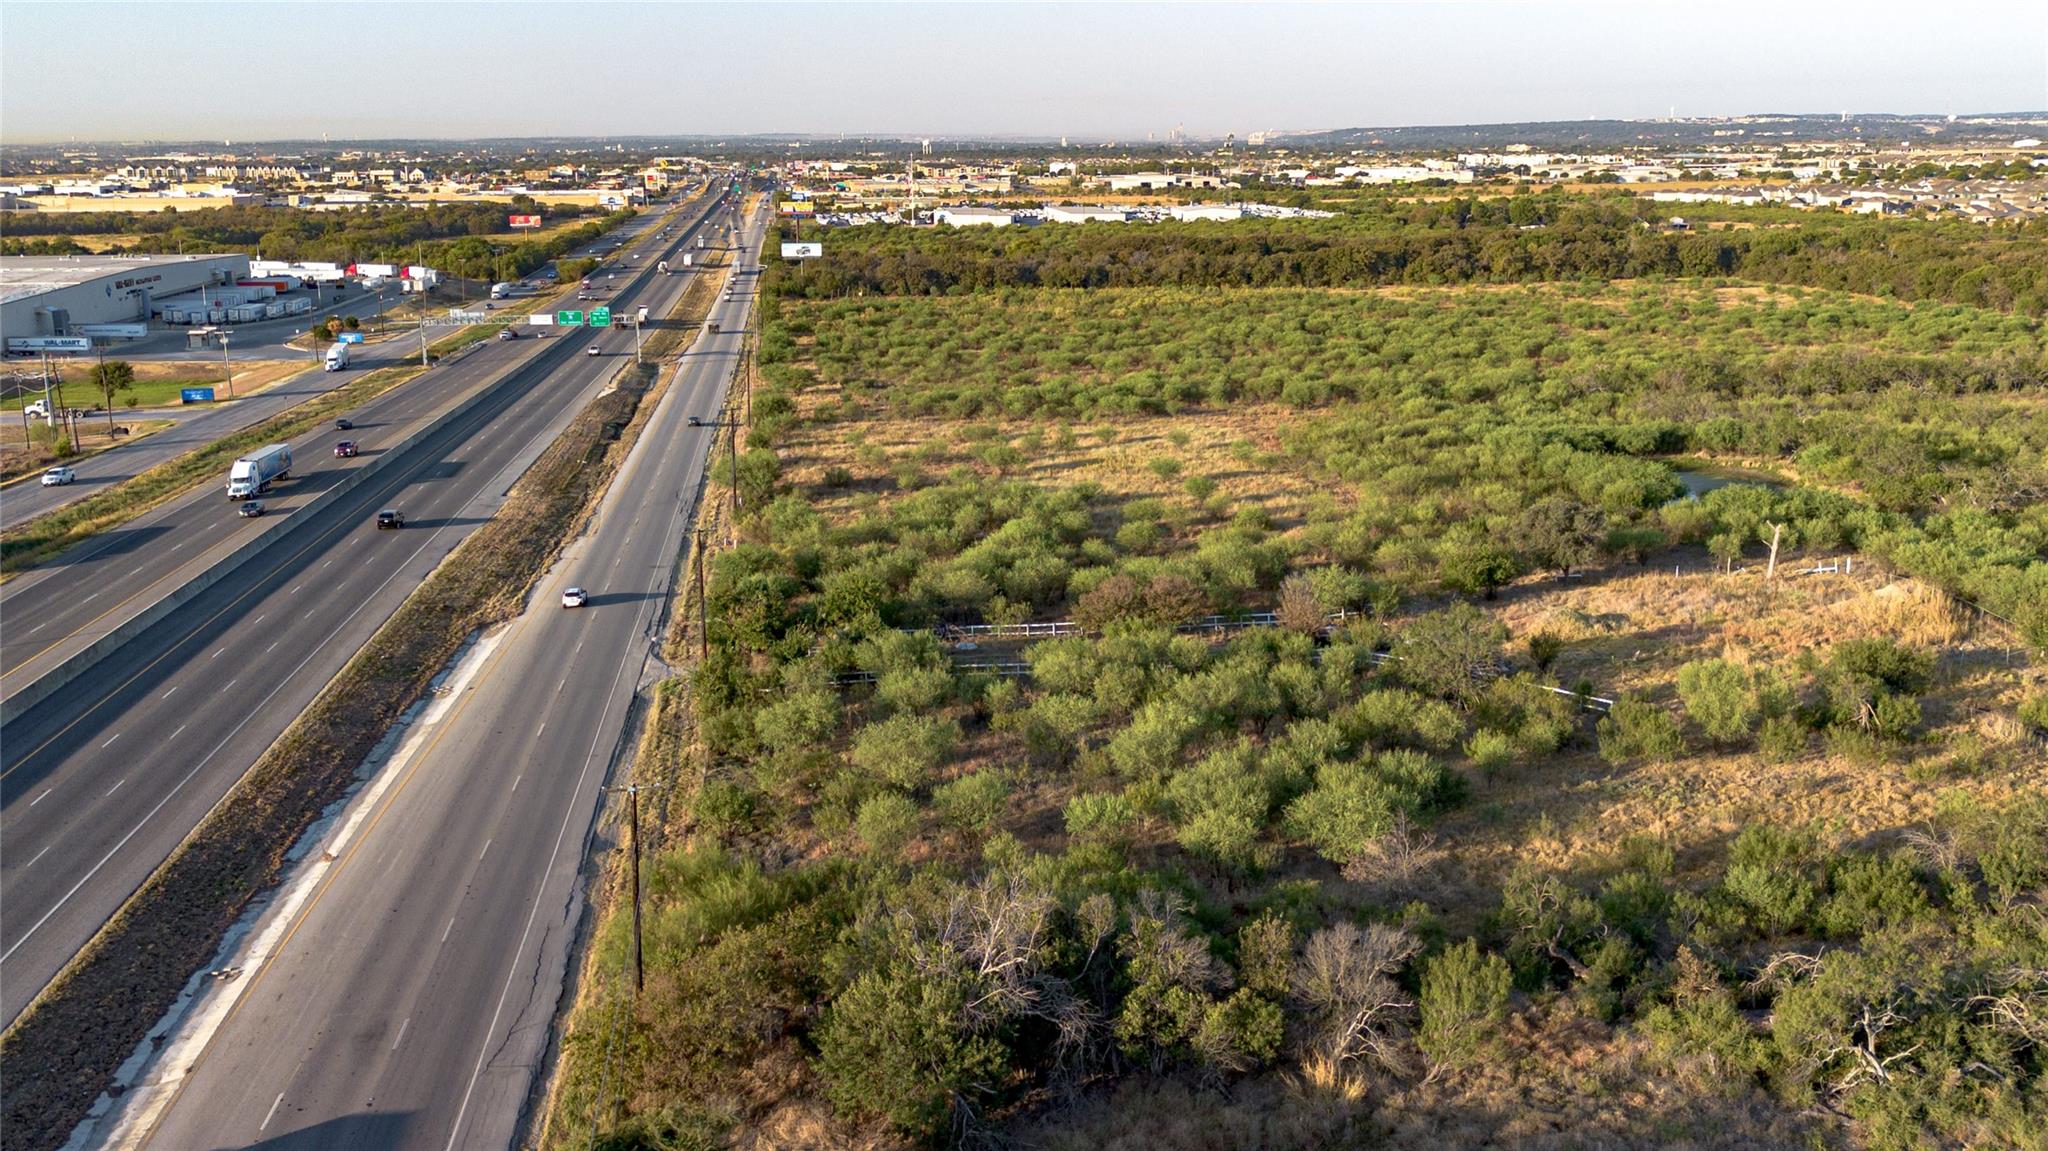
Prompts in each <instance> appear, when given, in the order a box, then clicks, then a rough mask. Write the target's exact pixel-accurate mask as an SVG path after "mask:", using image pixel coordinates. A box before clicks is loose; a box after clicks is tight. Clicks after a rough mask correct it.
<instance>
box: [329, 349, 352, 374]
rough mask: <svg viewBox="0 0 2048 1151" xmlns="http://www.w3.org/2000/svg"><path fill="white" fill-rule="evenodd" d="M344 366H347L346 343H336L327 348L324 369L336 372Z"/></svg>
mask: <svg viewBox="0 0 2048 1151" xmlns="http://www.w3.org/2000/svg"><path fill="white" fill-rule="evenodd" d="M345 367H348V345H347V344H343V343H336V344H335V345H334V346H333V347H331V348H328V349H327V363H326V369H327V370H328V371H330V372H338V371H340V370H342V369H343V368H345Z"/></svg>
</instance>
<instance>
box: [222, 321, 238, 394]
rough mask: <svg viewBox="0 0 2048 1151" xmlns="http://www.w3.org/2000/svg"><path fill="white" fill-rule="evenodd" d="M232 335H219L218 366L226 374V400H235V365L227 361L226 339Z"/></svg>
mask: <svg viewBox="0 0 2048 1151" xmlns="http://www.w3.org/2000/svg"><path fill="white" fill-rule="evenodd" d="M232 335H234V333H233V332H222V333H221V334H220V366H221V370H222V371H224V372H226V373H227V374H228V398H229V399H231V400H232V399H234V398H235V365H234V363H233V362H232V361H230V360H229V359H228V337H229V336H232Z"/></svg>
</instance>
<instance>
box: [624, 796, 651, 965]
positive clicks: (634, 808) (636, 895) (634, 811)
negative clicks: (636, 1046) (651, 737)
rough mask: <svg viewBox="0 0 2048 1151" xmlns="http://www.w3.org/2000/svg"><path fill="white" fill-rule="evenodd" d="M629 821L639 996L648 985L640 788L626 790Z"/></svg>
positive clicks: (634, 946) (634, 959) (634, 944)
mask: <svg viewBox="0 0 2048 1151" xmlns="http://www.w3.org/2000/svg"><path fill="white" fill-rule="evenodd" d="M626 811H627V821H628V822H629V823H630V824H631V825H632V828H633V992H634V994H636V995H637V994H639V993H640V992H641V991H642V990H644V989H645V987H646V985H647V974H646V971H645V970H644V969H643V968H642V966H641V963H640V788H639V787H638V786H637V785H630V786H628V787H627V788H626Z"/></svg>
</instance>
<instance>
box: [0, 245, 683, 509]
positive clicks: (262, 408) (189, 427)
mask: <svg viewBox="0 0 2048 1151" xmlns="http://www.w3.org/2000/svg"><path fill="white" fill-rule="evenodd" d="M655 207H657V208H661V207H665V205H656V206H655ZM663 214H664V213H663V212H662V211H648V212H643V213H642V214H640V215H639V216H637V217H635V218H634V219H632V220H631V221H629V222H628V223H626V224H625V225H623V226H622V227H620V228H617V229H615V230H613V231H611V232H609V233H606V238H605V239H604V240H603V241H601V242H600V244H599V245H594V246H601V247H602V248H604V249H605V250H607V251H609V250H610V247H611V244H612V243H614V242H620V243H624V244H626V245H627V248H628V249H630V248H631V247H632V245H633V243H634V241H636V240H638V239H640V238H641V237H643V236H645V235H647V234H648V233H649V231H650V230H651V229H653V228H654V227H655V226H656V224H657V223H658V222H659V221H660V220H661V219H662V218H663ZM623 250H626V249H622V251H623ZM550 268H552V265H550ZM550 275H552V272H550ZM535 295H538V293H522V294H521V295H520V296H517V297H515V298H513V299H512V300H509V301H497V310H501V311H507V312H511V313H512V314H519V312H520V310H521V306H522V304H524V303H526V302H530V301H531V300H532V299H533V297H534V296H535ZM323 296H324V298H325V299H326V300H327V303H325V304H323V305H322V306H321V307H320V308H319V309H318V310H317V311H316V313H315V314H316V315H320V316H326V315H330V314H349V315H358V316H371V315H375V314H376V313H377V312H379V311H381V310H382V309H383V308H384V307H386V306H389V305H390V304H393V303H396V302H397V301H398V300H399V299H401V298H402V297H401V296H400V295H399V291H398V287H397V285H396V284H395V283H393V284H389V285H387V286H385V287H384V288H381V289H379V290H377V291H375V292H370V293H362V292H350V293H348V294H347V295H344V296H343V297H342V298H341V300H340V301H339V302H336V301H334V299H333V293H331V292H327V293H323ZM438 302H440V303H443V304H446V305H447V306H448V307H454V306H455V305H456V302H455V301H453V300H439V301H438ZM480 303H481V301H472V302H471V306H477V305H479V304H480ZM308 319H309V317H306V316H295V317H290V318H287V319H282V320H266V321H262V322H259V323H253V324H237V325H234V328H233V331H234V338H233V339H232V340H230V341H229V347H228V354H229V355H230V356H231V357H232V358H234V359H237V360H292V359H300V358H303V359H305V360H306V362H307V367H308V369H312V368H315V367H317V366H318V364H317V363H316V361H315V360H314V359H313V357H312V355H311V354H310V353H308V352H306V351H304V350H302V349H299V348H292V347H288V346H286V341H288V340H290V339H292V338H293V337H294V336H297V335H298V334H299V333H301V332H304V331H305V330H306V324H307V321H308ZM446 334H447V333H446V332H436V333H435V334H434V337H433V338H435V339H439V338H440V337H441V336H443V335H446ZM419 350H420V349H419V343H418V341H417V340H414V339H411V338H408V337H405V336H399V337H396V338H393V339H385V340H377V341H374V342H369V343H363V344H359V345H357V346H356V348H355V351H354V353H353V355H352V357H351V365H350V367H349V368H348V369H347V370H345V371H340V372H322V371H310V370H309V371H308V372H307V373H305V374H301V375H298V376H294V377H292V378H291V379H289V380H287V381H285V382H284V383H282V384H279V385H278V386H276V387H273V388H270V389H268V390H267V391H263V392H259V393H257V394H256V395H253V396H244V397H242V398H239V399H236V400H233V401H230V402H225V403H220V404H216V405H205V406H199V407H177V408H138V409H136V410H134V411H124V412H123V413H122V414H121V417H120V418H122V419H125V420H162V419H168V420H172V421H175V423H176V425H177V426H175V427H171V428H165V429H164V430H163V431H160V432H157V433H155V434H154V435H149V436H144V437H143V438H141V439H139V440H136V441H134V442H133V443H129V444H124V445H122V446H120V447H117V448H112V449H109V450H107V451H104V452H100V453H98V454H96V455H92V456H88V457H86V458H85V459H82V460H80V461H78V462H77V463H75V464H73V465H72V470H74V471H75V472H77V473H78V479H77V482H75V483H71V484H66V485H64V486H62V487H49V488H46V487H42V486H40V485H38V484H36V483H33V482H30V483H22V484H16V485H14V486H12V487H9V488H6V489H4V490H0V530H4V529H10V528H13V527H16V526H18V525H20V524H22V523H26V522H27V521H29V520H31V519H34V518H35V517H37V516H39V515H43V514H44V513H46V512H50V511H54V510H55V509H57V508H60V507H63V506H65V505H67V504H70V503H74V502H76V501H78V500H81V499H84V498H85V497H86V496H89V495H91V494H93V493H94V492H97V491H99V490H101V489H103V488H106V487H109V486H111V485H113V484H116V483H119V482H121V481H122V480H126V479H130V478H132V477H134V476H138V475H141V474H142V473H143V472H146V471H148V470H149V469H150V468H153V467H155V466H156V465H158V464H161V463H164V462H165V461H167V460H171V459H175V458H177V457H178V456H181V455H184V454H185V453H186V452H190V451H195V450H197V449H199V448H202V447H205V446H206V445H207V444H210V443H212V442H214V441H215V440H218V439H220V438H221V437H222V436H227V435H232V434H233V433H235V432H238V431H241V430H242V429H243V428H247V427H252V426H254V425H256V424H259V423H262V422H263V421H264V420H267V419H269V418H270V417H272V416H274V415H276V414H278V413H279V412H282V411H284V410H285V409H287V408H291V407H294V406H296V405H298V404H301V403H304V402H305V401H306V400H308V399H311V398H313V397H315V396H318V395H321V394H322V393H325V392H327V391H330V390H332V389H334V388H337V387H340V386H341V385H343V384H345V383H347V382H348V381H349V380H351V379H354V378H355V375H356V372H357V371H359V370H366V369H373V368H380V367H386V366H388V365H391V364H396V363H405V362H407V361H416V360H417V359H418V357H419ZM118 351H119V354H120V357H121V358H122V359H130V360H148V359H179V360H184V359H193V358H195V357H197V356H208V357H210V356H213V355H215V354H216V353H214V352H201V353H194V352H192V351H191V350H189V349H188V348H186V346H185V330H184V329H182V328H173V329H167V330H164V331H161V332H152V333H151V334H150V335H148V336H147V337H145V338H143V339H140V340H134V341H130V342H128V343H124V344H121V345H120V346H119V348H118Z"/></svg>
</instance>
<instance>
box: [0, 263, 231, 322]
mask: <svg viewBox="0 0 2048 1151" xmlns="http://www.w3.org/2000/svg"><path fill="white" fill-rule="evenodd" d="M248 275H249V257H247V256H244V255H213V256H0V335H4V336H5V337H6V338H8V339H25V338H31V337H38V336H85V335H92V334H94V333H92V332H91V331H90V330H82V329H91V328H92V327H94V326H96V325H102V324H138V323H146V322H147V321H148V320H149V317H150V313H151V311H152V310H153V308H152V304H153V302H155V301H161V300H162V299H163V298H164V297H166V296H177V295H182V294H184V293H187V292H197V291H199V290H200V289H201V288H220V287H223V286H227V285H232V284H234V283H235V281H237V280H241V279H246V278H248Z"/></svg>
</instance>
